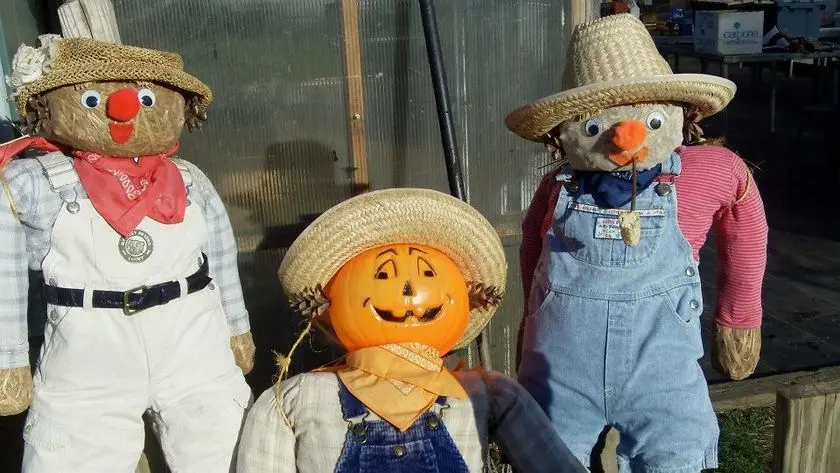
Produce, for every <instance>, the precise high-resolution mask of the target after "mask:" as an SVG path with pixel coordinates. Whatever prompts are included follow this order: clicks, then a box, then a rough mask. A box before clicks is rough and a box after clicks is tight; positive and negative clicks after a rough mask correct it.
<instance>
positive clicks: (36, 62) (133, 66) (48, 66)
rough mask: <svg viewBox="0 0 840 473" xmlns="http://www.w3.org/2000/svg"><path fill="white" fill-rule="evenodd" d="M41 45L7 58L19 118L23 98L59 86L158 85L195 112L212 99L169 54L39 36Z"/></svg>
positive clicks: (203, 109)
mask: <svg viewBox="0 0 840 473" xmlns="http://www.w3.org/2000/svg"><path fill="white" fill-rule="evenodd" d="M39 39H40V41H41V46H40V47H39V48H34V47H31V46H26V45H22V46H21V47H20V48H19V49H18V52H17V53H16V54H15V57H14V59H13V60H12V75H11V76H10V77H7V78H6V81H7V82H8V83H9V85H10V86H12V87H14V88H15V92H14V97H15V98H16V102H17V109H18V112H20V114H21V115H26V112H27V104H28V101H29V98H30V97H32V96H33V95H36V94H40V93H43V92H47V91H50V90H53V89H56V88H59V87H63V86H66V85H72V84H81V83H84V82H98V81H129V80H138V81H149V82H159V83H163V84H166V85H168V86H171V87H173V88H175V89H179V90H181V91H183V92H185V93H186V94H187V95H193V94H194V95H195V96H196V97H197V104H196V105H197V112H198V113H199V114H201V113H203V112H206V111H207V108H208V107H209V105H210V102H212V101H213V94H212V92H211V91H210V89H209V88H208V87H207V86H206V85H205V84H204V83H202V82H201V81H200V80H198V79H196V78H195V77H193V76H191V75H189V74H187V73H186V72H184V61H183V60H182V59H181V56H179V55H178V54H174V53H169V52H163V51H155V50H152V49H144V48H138V47H134V46H125V45H121V44H115V43H110V42H106V41H98V40H95V39H90V38H66V39H65V38H61V37H60V36H58V35H42V36H41V37H40V38H39Z"/></svg>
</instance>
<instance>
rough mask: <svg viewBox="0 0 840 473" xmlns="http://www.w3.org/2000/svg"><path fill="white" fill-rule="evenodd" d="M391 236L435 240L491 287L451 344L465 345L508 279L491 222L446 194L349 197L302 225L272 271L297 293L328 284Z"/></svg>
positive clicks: (475, 281) (478, 284) (471, 278)
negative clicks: (488, 299)
mask: <svg viewBox="0 0 840 473" xmlns="http://www.w3.org/2000/svg"><path fill="white" fill-rule="evenodd" d="M394 243H415V244H418V245H425V246H429V247H432V248H435V249H437V250H439V251H441V252H442V253H443V254H445V255H447V256H448V257H449V258H450V259H452V261H453V262H454V263H455V264H456V265H457V266H458V268H460V270H461V272H462V274H463V276H464V279H465V280H466V281H467V283H468V284H470V286H471V288H472V289H473V290H474V289H476V288H486V289H490V290H491V292H494V293H495V295H496V300H494V301H492V303H490V304H486V305H484V306H479V307H473V308H472V310H471V312H470V323H469V326H468V328H467V331H466V333H464V335H463V336H462V337H461V339H460V340H458V343H457V344H456V346H455V349H459V348H463V347H465V346H467V345H468V344H469V343H470V342H471V341H472V340H473V339H474V338H475V337H476V336H478V334H479V333H480V332H481V330H482V329H483V328H484V326H485V325H487V322H489V321H490V318H491V317H492V316H493V313H494V312H495V311H496V308H497V306H498V303H499V302H500V298H501V292H502V291H504V288H505V283H506V280H507V262H506V261H505V254H504V250H503V247H502V242H501V240H500V239H499V235H498V234H497V233H496V231H495V230H494V229H493V227H492V226H491V225H490V222H488V221H487V220H486V219H485V218H484V217H483V216H482V215H481V214H480V213H479V212H478V211H477V210H475V209H474V208H472V207H471V206H470V205H469V204H467V203H465V202H462V201H460V200H458V199H456V198H455V197H452V196H450V195H448V194H444V193H441V192H438V191H434V190H430V189H405V188H403V189H386V190H379V191H374V192H369V193H367V194H362V195H359V196H356V197H354V198H351V199H348V200H346V201H344V202H342V203H340V204H338V205H336V206H335V207H332V208H331V209H329V210H327V211H326V212H325V213H323V214H322V215H321V216H320V217H318V218H317V219H316V220H315V221H314V222H313V223H312V224H311V225H309V227H307V228H306V230H304V232H303V233H302V234H301V235H300V236H299V237H298V238H297V240H295V242H294V243H293V244H292V246H291V248H289V251H288V252H287V253H286V256H285V257H284V258H283V262H282V263H281V264H280V269H279V270H278V276H279V277H280V282H281V284H282V285H283V289H284V290H285V291H286V294H287V295H288V296H289V298H290V299H292V300H296V299H297V298H298V297H299V296H300V295H302V294H306V293H309V292H311V291H312V290H313V289H314V288H316V287H324V286H326V285H327V283H328V282H329V281H330V280H331V279H332V277H333V276H334V275H335V273H337V272H338V270H339V269H341V267H342V266H344V264H345V263H347V262H348V261H349V260H350V259H352V258H353V257H354V256H356V255H358V254H360V253H362V252H364V251H366V250H368V249H371V248H376V247H379V246H384V245H389V244H394ZM473 290H471V293H472V292H473Z"/></svg>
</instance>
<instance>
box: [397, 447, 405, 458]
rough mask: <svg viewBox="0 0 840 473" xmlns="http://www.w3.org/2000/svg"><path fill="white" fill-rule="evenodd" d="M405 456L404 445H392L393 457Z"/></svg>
mask: <svg viewBox="0 0 840 473" xmlns="http://www.w3.org/2000/svg"><path fill="white" fill-rule="evenodd" d="M404 456H405V447H403V446H402V445H397V446H396V447H394V457H395V458H402V457H404Z"/></svg>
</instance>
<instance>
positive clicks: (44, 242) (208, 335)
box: [0, 35, 254, 473]
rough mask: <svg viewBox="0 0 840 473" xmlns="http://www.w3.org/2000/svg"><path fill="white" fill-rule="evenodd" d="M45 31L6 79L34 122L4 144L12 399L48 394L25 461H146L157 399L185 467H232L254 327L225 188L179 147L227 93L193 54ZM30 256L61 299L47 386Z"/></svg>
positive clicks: (172, 450) (172, 452) (10, 404)
mask: <svg viewBox="0 0 840 473" xmlns="http://www.w3.org/2000/svg"><path fill="white" fill-rule="evenodd" d="M40 41H41V45H40V47H38V48H34V47H28V46H21V48H20V49H19V50H18V53H17V54H16V55H15V57H14V62H13V66H14V67H13V71H12V75H11V76H10V77H8V78H7V81H8V82H9V84H10V85H11V86H12V87H13V88H14V89H15V92H14V97H15V98H16V101H17V107H18V111H19V112H20V114H21V116H22V117H24V121H25V124H24V128H25V131H26V132H27V133H29V135H28V136H26V137H24V138H22V139H18V140H16V141H13V142H10V143H7V144H5V145H3V146H2V147H0V167H2V166H3V165H5V167H4V168H2V169H3V175H2V177H3V192H1V193H0V234H2V238H3V240H2V241H3V249H2V251H0V267H1V268H3V273H2V275H3V278H4V284H2V285H0V415H11V414H16V413H19V412H22V411H23V410H24V409H26V407H27V406H28V405H29V404H30V400H31V408H30V410H29V415H28V417H27V420H26V424H25V428H24V439H25V450H24V465H23V471H24V472H28V473H40V472H44V473H54V472H58V471H60V472H85V473H91V472H103V473H105V472H107V473H114V472H126V473H128V472H133V471H134V469H135V467H136V465H137V460H138V458H139V457H140V453H141V451H142V449H143V444H144V428H143V420H142V418H141V416H142V415H143V413H144V411H146V410H151V411H152V413H153V419H154V420H155V421H156V422H155V428H156V430H157V433H158V435H159V437H160V440H161V445H162V447H163V452H164V454H165V456H166V459H167V462H168V463H169V465H170V467H171V469H172V470H173V471H181V472H202V473H207V472H222V471H224V472H227V471H228V470H229V468H230V465H231V464H232V461H233V454H234V448H235V445H236V442H237V439H238V436H239V431H240V428H241V425H242V422H243V419H244V412H245V409H246V407H247V405H248V403H249V402H250V399H251V393H250V389H249V387H248V385H247V384H246V383H245V379H244V376H243V371H244V372H247V371H249V370H250V369H251V366H252V364H253V352H254V350H253V341H252V339H251V335H250V332H249V323H248V313H247V311H246V309H245V305H244V303H243V299H242V290H241V287H240V282H239V276H238V272H237V266H236V244H235V241H234V237H233V232H232V231H231V227H230V223H229V221H228V218H227V214H226V212H225V207H224V204H223V203H222V201H221V200H220V198H219V196H218V195H217V194H216V191H215V190H214V189H213V186H212V184H211V183H210V181H209V180H208V178H207V177H206V176H205V175H204V174H203V173H202V172H201V171H200V170H199V169H198V168H197V167H195V166H194V165H192V164H190V163H188V162H186V161H183V160H180V159H177V158H175V157H174V153H175V152H176V151H177V149H178V141H179V138H180V135H181V132H182V130H183V126H184V124H185V123H186V125H187V126H189V127H190V128H191V129H192V128H193V127H196V126H198V125H200V124H201V121H202V120H203V119H205V118H206V115H205V113H206V110H207V108H208V106H209V104H210V102H211V100H212V94H211V92H210V90H209V89H208V88H207V86H206V85H204V84H203V83H202V82H200V81H199V80H198V79H196V78H195V77H193V76H191V75H189V74H187V73H186V72H184V70H183V62H182V60H181V58H180V56H178V55H176V54H172V53H167V52H161V51H154V50H150V49H142V48H137V47H132V46H124V45H118V44H113V43H108V42H102V41H97V40H93V39H88V38H68V39H63V38H61V37H59V36H56V35H47V36H42V37H41V38H40ZM27 148H33V149H36V150H39V151H41V152H43V153H44V154H42V155H40V156H38V157H37V158H29V159H16V160H12V161H9V160H10V159H11V158H12V157H13V156H14V155H16V154H17V153H18V152H20V151H22V150H24V149H27ZM27 269H33V270H42V271H43V273H44V277H45V280H46V287H45V296H46V300H47V304H48V306H47V314H48V320H47V325H46V329H45V334H44V338H45V342H44V345H43V347H42V349H41V354H40V358H39V363H38V368H37V370H36V371H35V374H34V391H33V378H32V376H31V375H30V368H29V366H28V364H29V363H28V344H27V327H26V314H27V283H28V276H27ZM237 364H238V366H237ZM33 392H34V396H33Z"/></svg>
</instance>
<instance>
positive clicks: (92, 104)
mask: <svg viewBox="0 0 840 473" xmlns="http://www.w3.org/2000/svg"><path fill="white" fill-rule="evenodd" d="M80 101H81V102H82V107H85V108H96V107H97V106H99V104H100V103H102V96H101V95H99V92H97V91H95V90H86V91H84V92H82V98H81V100H80Z"/></svg>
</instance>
